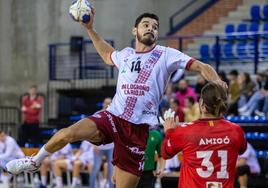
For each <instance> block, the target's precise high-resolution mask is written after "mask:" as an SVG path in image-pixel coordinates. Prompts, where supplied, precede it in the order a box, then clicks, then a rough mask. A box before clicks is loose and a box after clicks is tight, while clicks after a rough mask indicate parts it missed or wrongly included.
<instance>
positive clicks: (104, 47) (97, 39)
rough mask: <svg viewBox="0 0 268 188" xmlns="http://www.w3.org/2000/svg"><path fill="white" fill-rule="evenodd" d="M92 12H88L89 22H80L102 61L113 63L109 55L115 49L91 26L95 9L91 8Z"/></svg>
mask: <svg viewBox="0 0 268 188" xmlns="http://www.w3.org/2000/svg"><path fill="white" fill-rule="evenodd" d="M92 13H93V14H91V13H90V16H91V19H90V22H89V23H87V24H83V23H81V24H82V25H83V26H84V27H85V28H86V29H87V34H88V36H89V38H90V39H91V40H92V42H93V45H94V47H95V48H96V50H97V52H98V53H99V55H100V56H101V58H102V59H103V61H104V62H105V63H106V64H108V65H114V64H113V62H112V60H111V58H110V55H111V53H112V52H113V51H115V49H114V48H113V47H112V46H111V45H110V44H109V43H107V42H106V41H105V40H104V39H103V38H102V37H101V36H100V35H99V34H98V33H97V32H96V31H95V29H94V28H93V23H94V14H95V10H94V9H93V8H92Z"/></svg>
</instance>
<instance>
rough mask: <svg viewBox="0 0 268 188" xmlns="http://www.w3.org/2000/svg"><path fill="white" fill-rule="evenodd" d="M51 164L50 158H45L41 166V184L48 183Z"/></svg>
mask: <svg viewBox="0 0 268 188" xmlns="http://www.w3.org/2000/svg"><path fill="white" fill-rule="evenodd" d="M49 166H50V161H49V158H45V160H44V161H43V162H42V164H41V167H40V175H41V184H42V185H43V186H46V185H47V172H48V170H49Z"/></svg>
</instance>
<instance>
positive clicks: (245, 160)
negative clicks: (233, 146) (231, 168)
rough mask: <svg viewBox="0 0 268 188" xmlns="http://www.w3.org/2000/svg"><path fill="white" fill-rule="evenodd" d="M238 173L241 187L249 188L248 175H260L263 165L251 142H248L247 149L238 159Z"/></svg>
mask: <svg viewBox="0 0 268 188" xmlns="http://www.w3.org/2000/svg"><path fill="white" fill-rule="evenodd" d="M236 166H237V175H238V182H239V185H240V188H247V184H248V177H250V176H258V175H259V174H260V172H261V167H260V164H259V162H258V159H257V156H256V152H255V150H254V148H253V147H252V145H251V144H250V143H247V150H246V151H245V153H243V154H242V155H240V156H238V159H237V164H236Z"/></svg>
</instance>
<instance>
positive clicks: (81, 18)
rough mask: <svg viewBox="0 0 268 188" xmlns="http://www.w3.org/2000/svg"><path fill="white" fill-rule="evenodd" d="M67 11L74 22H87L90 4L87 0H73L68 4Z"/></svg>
mask: <svg viewBox="0 0 268 188" xmlns="http://www.w3.org/2000/svg"><path fill="white" fill-rule="evenodd" d="M69 13H70V15H71V17H72V18H73V19H74V21H76V22H83V23H88V22H89V21H90V13H92V6H91V4H90V3H89V1H88V0H74V1H73V3H72V5H71V6H70V9H69Z"/></svg>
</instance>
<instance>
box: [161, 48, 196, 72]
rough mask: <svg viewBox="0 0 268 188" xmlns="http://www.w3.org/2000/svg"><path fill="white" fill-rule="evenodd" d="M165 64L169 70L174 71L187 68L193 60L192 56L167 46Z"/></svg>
mask: <svg viewBox="0 0 268 188" xmlns="http://www.w3.org/2000/svg"><path fill="white" fill-rule="evenodd" d="M166 60H167V61H166V65H167V70H168V71H169V72H174V71H176V70H178V69H186V70H188V69H189V67H190V66H191V64H192V63H193V62H194V61H195V59H194V58H191V57H190V56H188V55H186V54H184V53H182V52H180V51H179V50H176V49H174V48H167V52H166Z"/></svg>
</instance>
